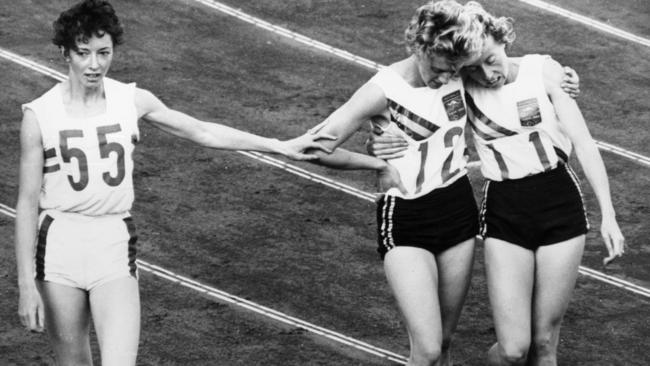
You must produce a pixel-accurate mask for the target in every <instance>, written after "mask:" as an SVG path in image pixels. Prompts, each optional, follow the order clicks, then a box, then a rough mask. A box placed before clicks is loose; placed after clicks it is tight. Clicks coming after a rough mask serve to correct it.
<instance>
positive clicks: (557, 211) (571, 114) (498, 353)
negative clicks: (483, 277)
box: [464, 3, 624, 366]
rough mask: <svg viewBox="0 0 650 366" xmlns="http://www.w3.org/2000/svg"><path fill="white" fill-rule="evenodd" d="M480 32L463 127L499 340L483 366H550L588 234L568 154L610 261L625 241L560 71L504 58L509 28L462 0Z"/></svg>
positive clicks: (542, 62)
mask: <svg viewBox="0 0 650 366" xmlns="http://www.w3.org/2000/svg"><path fill="white" fill-rule="evenodd" d="M468 7H469V10H468V11H469V12H470V13H472V14H473V16H474V17H476V18H477V19H479V20H480V21H481V23H482V24H483V27H484V29H485V35H484V44H483V49H482V51H481V57H480V58H479V59H478V60H476V61H475V62H474V63H471V64H469V65H467V66H466V68H465V69H464V73H466V76H467V80H468V83H466V87H467V93H468V94H467V105H468V111H469V122H470V125H471V128H472V131H473V135H474V141H475V145H476V150H477V152H478V155H479V157H480V159H481V172H482V173H483V176H484V177H485V178H486V183H485V186H484V189H483V194H484V198H483V204H482V208H481V217H480V218H481V234H482V236H483V237H484V238H485V266H486V274H487V283H488V294H489V297H490V304H491V305H492V314H493V318H494V322H495V329H496V333H497V343H496V344H495V345H494V346H493V347H492V348H491V349H490V351H489V352H488V363H489V365H548V366H553V365H557V346H558V342H559V334H560V325H561V322H562V318H563V316H564V313H565V312H566V309H567V307H568V305H569V300H570V299H571V294H572V292H573V288H574V286H575V281H576V277H577V275H578V266H579V265H580V259H581V257H582V251H583V248H584V244H585V234H586V232H587V230H588V229H589V224H588V222H587V216H586V212H585V208H584V205H583V202H582V195H581V190H580V183H579V182H578V179H577V177H576V175H575V174H574V173H573V171H572V170H571V168H570V167H569V162H568V157H569V156H570V154H571V150H572V149H574V150H575V152H576V156H577V158H578V161H579V162H580V165H581V166H582V169H583V171H584V173H585V175H586V177H587V179H588V180H589V183H590V184H591V186H592V188H593V190H594V193H595V194H596V197H597V199H598V203H599V206H600V209H601V213H602V222H601V225H600V230H601V234H602V237H603V239H604V242H605V245H606V246H607V250H608V252H609V255H610V257H613V256H620V255H622V254H623V250H624V239H623V235H622V234H621V230H620V228H619V226H618V223H617V221H616V216H615V213H614V207H613V205H612V200H611V197H610V192H609V183H608V178H607V173H606V171H605V166H604V164H603V161H602V159H601V157H600V153H599V151H598V148H597V146H596V144H595V143H594V140H593V139H592V137H591V135H590V133H589V130H588V128H587V125H586V123H585V120H584V118H583V116H582V114H581V112H580V109H579V108H578V105H577V104H576V102H575V100H573V99H572V98H571V97H570V96H569V95H567V93H565V92H564V91H563V90H562V88H561V83H562V77H563V73H564V72H563V70H562V68H561V67H560V65H559V64H558V62H557V61H555V60H553V59H552V58H551V57H550V56H546V55H525V56H523V57H508V55H507V54H506V49H507V47H508V46H509V45H510V44H511V43H512V41H513V40H514V38H515V37H514V31H513V27H512V22H511V20H510V19H508V18H503V17H501V18H498V17H494V16H492V15H491V14H489V13H487V12H486V11H485V10H484V9H483V8H482V7H481V6H480V5H479V4H477V3H469V4H468Z"/></svg>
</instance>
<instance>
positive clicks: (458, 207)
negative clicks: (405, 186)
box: [377, 176, 479, 259]
mask: <svg viewBox="0 0 650 366" xmlns="http://www.w3.org/2000/svg"><path fill="white" fill-rule="evenodd" d="M478 229H479V227H478V209H477V207H476V200H475V199H474V194H473V192H472V186H471V185H470V183H469V179H468V178H467V176H464V177H461V178H460V179H458V180H457V181H456V182H454V183H452V184H451V185H449V186H447V187H443V188H440V189H436V190H433V191H432V192H430V193H428V194H426V195H424V196H422V197H418V198H416V199H412V200H407V199H403V198H399V197H394V196H384V197H383V198H382V199H381V200H379V202H377V234H378V235H377V244H378V248H377V251H378V252H379V254H380V256H381V258H382V259H383V258H384V256H385V255H386V253H387V252H388V251H389V250H391V249H392V248H394V247H396V246H410V247H418V248H423V249H426V250H428V251H430V252H432V253H433V254H436V255H437V254H439V253H441V252H443V251H444V250H446V249H448V248H450V247H452V246H454V245H456V244H459V243H461V242H463V241H465V240H467V239H470V238H473V237H475V236H476V235H478Z"/></svg>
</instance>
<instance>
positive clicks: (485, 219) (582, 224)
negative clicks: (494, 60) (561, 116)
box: [480, 164, 589, 250]
mask: <svg viewBox="0 0 650 366" xmlns="http://www.w3.org/2000/svg"><path fill="white" fill-rule="evenodd" d="M480 217H481V236H482V237H483V238H495V239H501V240H505V241H507V242H509V243H513V244H517V245H519V246H522V247H524V248H527V249H530V250H535V249H537V248H538V247H540V246H543V245H549V244H554V243H558V242H562V241H565V240H569V239H571V238H574V237H576V236H579V235H582V234H585V233H586V232H587V231H588V230H589V222H588V220H587V214H586V210H585V207H584V203H583V200H582V193H581V191H580V182H579V181H578V178H577V177H576V175H575V173H574V172H573V171H572V170H571V168H569V166H568V165H565V164H560V165H558V167H557V168H555V169H553V170H550V171H547V172H544V173H539V174H535V175H532V176H529V177H524V178H521V179H512V180H505V181H502V182H497V181H487V182H485V186H484V188H483V203H482V205H481V215H480Z"/></svg>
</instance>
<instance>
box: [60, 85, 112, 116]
mask: <svg viewBox="0 0 650 366" xmlns="http://www.w3.org/2000/svg"><path fill="white" fill-rule="evenodd" d="M103 83H104V95H105V98H106V107H105V109H104V111H102V112H101V113H98V114H94V115H92V116H87V117H76V116H72V115H70V113H68V111H67V110H66V109H65V103H64V102H63V82H60V83H58V84H57V85H56V87H57V94H58V99H59V102H60V104H59V105H60V106H61V111H62V113H63V115H64V116H65V118H67V119H70V120H74V121H83V120H91V121H92V120H96V119H99V118H102V117H104V116H106V115H108V111H109V97H108V94H109V93H108V90H107V88H106V78H104V80H103Z"/></svg>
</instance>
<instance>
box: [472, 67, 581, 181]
mask: <svg viewBox="0 0 650 366" xmlns="http://www.w3.org/2000/svg"><path fill="white" fill-rule="evenodd" d="M548 58H549V56H544V55H526V56H524V57H522V59H521V63H520V64H519V73H518V75H517V78H516V79H515V81H514V82H512V83H509V84H506V85H504V86H502V87H501V88H499V89H486V88H481V87H476V86H473V85H468V86H467V93H468V96H467V98H466V99H467V109H468V111H469V112H468V115H469V123H470V125H471V127H472V131H473V136H474V141H475V143H476V150H477V152H478V155H479V157H480V159H481V172H482V173H483V176H484V177H485V178H488V179H490V180H494V181H502V180H505V179H518V178H522V177H525V176H529V175H533V174H537V173H541V172H544V171H548V170H551V169H553V168H555V167H556V166H557V164H558V162H559V161H562V160H564V161H566V160H567V158H568V156H569V155H570V154H571V148H572V147H571V141H570V140H569V138H568V136H567V135H566V134H565V133H564V132H563V131H562V130H561V129H560V124H559V120H558V118H557V115H556V114H555V109H554V108H553V104H552V103H551V100H550V99H549V97H548V95H547V94H546V89H545V87H544V81H543V67H544V61H545V60H546V59H548Z"/></svg>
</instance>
